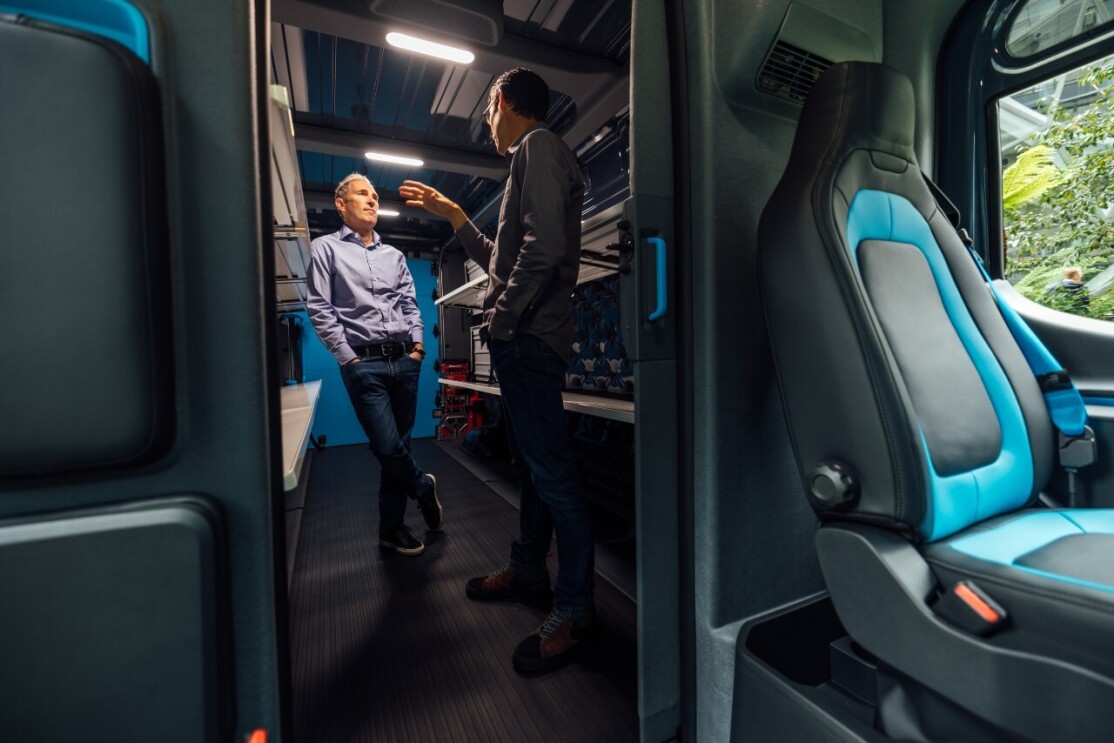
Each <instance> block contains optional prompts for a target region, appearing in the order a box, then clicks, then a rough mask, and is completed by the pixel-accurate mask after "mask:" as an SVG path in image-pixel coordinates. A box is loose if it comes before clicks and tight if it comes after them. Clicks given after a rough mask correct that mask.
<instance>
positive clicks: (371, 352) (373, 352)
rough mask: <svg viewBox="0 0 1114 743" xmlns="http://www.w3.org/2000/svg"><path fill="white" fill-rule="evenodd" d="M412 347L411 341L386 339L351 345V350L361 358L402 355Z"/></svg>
mask: <svg viewBox="0 0 1114 743" xmlns="http://www.w3.org/2000/svg"><path fill="white" fill-rule="evenodd" d="M413 349H414V344H413V343H403V342H402V341H388V342H386V343H368V344H366V345H363V346H352V351H353V352H355V354H356V355H357V356H359V357H360V358H362V359H370V358H379V357H381V356H385V357H390V356H402V355H403V354H407V353H410V351H412V350H413Z"/></svg>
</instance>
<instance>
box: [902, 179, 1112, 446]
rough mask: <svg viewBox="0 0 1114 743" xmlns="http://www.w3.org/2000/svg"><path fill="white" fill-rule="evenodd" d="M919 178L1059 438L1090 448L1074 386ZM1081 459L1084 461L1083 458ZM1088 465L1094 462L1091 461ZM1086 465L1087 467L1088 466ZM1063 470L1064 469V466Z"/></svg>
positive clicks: (955, 216) (941, 198)
mask: <svg viewBox="0 0 1114 743" xmlns="http://www.w3.org/2000/svg"><path fill="white" fill-rule="evenodd" d="M921 177H922V178H924V182H925V184H926V185H927V186H928V190H929V191H930V192H931V193H932V196H933V198H934V199H935V200H936V205H937V206H939V207H940V211H942V212H943V213H944V216H946V217H947V218H948V221H949V222H951V224H952V227H954V228H955V231H956V234H958V235H959V239H960V240H962V241H963V244H964V245H965V246H966V247H967V252H968V253H969V254H970V255H971V259H972V260H974V262H975V265H976V266H977V267H978V269H979V273H981V274H982V277H983V281H985V282H986V285H987V287H988V288H989V289H990V294H991V296H993V297H994V302H995V303H996V304H997V305H998V311H999V312H1000V313H1001V314H1002V319H1003V320H1005V321H1006V327H1008V328H1009V329H1010V333H1011V334H1012V335H1013V339H1014V341H1015V342H1016V343H1017V345H1018V346H1019V347H1020V348H1021V353H1022V355H1024V356H1025V361H1027V362H1028V363H1029V369H1030V370H1031V371H1032V372H1033V376H1035V377H1036V378H1037V383H1038V384H1039V385H1040V388H1041V393H1042V394H1043V395H1044V404H1045V406H1046V407H1047V408H1048V415H1049V417H1050V418H1051V419H1052V423H1053V424H1054V425H1055V426H1056V428H1057V429H1058V430H1059V431H1060V434H1061V436H1062V437H1064V438H1066V439H1086V440H1089V441H1090V442H1091V446H1092V447H1093V445H1094V444H1093V441H1094V434H1093V433H1091V432H1090V429H1089V428H1087V406H1086V405H1085V404H1084V403H1083V396H1082V395H1080V394H1079V390H1078V389H1076V386H1075V383H1074V382H1072V381H1071V376H1069V375H1068V373H1067V371H1065V370H1064V368H1063V367H1062V366H1061V365H1060V363H1059V362H1058V361H1056V357H1054V356H1053V355H1052V352H1051V351H1049V350H1048V347H1047V346H1045V345H1044V343H1042V342H1041V340H1040V338H1038V337H1037V334H1036V333H1034V332H1033V329H1032V328H1030V327H1029V324H1028V323H1026V322H1025V321H1024V320H1023V319H1022V318H1021V316H1020V315H1018V314H1017V310H1015V309H1014V308H1013V306H1011V305H1010V303H1009V302H1007V301H1006V300H1005V299H1004V298H1003V297H1002V295H1001V294H999V293H998V289H997V288H995V286H994V282H993V281H992V280H991V278H990V274H989V273H988V272H987V270H986V266H985V265H983V262H982V258H981V257H980V256H979V254H978V253H977V252H975V248H974V244H973V243H972V241H971V237H970V235H968V234H967V230H965V229H963V228H961V227H960V226H959V222H960V213H959V209H958V208H956V206H955V204H953V203H952V202H951V200H950V199H949V198H948V197H947V195H946V194H945V193H944V192H943V191H942V190H941V189H940V187H939V186H937V185H936V184H935V183H933V182H932V179H931V178H929V177H928V175H926V174H925V172H924V171H923V170H922V171H921ZM1064 446H1065V442H1064V441H1061V443H1060V450H1061V457H1060V459H1061V463H1063V460H1064ZM1082 458H1084V459H1085V458H1086V457H1082ZM1091 461H1094V460H1093V458H1092V460H1091ZM1086 464H1090V462H1087V463H1086ZM1064 466H1065V467H1066V466H1068V465H1066V464H1065V465H1064ZM1076 466H1084V465H1076Z"/></svg>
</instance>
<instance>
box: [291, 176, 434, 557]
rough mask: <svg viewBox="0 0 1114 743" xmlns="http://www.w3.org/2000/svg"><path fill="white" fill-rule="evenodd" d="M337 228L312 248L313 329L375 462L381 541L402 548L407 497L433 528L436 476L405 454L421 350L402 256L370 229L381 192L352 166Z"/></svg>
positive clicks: (413, 546)
mask: <svg viewBox="0 0 1114 743" xmlns="http://www.w3.org/2000/svg"><path fill="white" fill-rule="evenodd" d="M336 207H337V211H338V212H340V217H341V220H342V221H343V222H344V226H343V227H341V228H340V230H338V231H337V232H334V233H333V234H331V235H325V236H323V237H319V238H317V239H316V240H314V241H313V243H312V244H311V246H310V253H311V261H310V271H309V281H308V285H309V298H308V299H307V301H306V305H307V307H308V309H309V318H310V321H311V322H312V323H313V327H314V329H315V330H316V331H317V335H318V336H319V337H320V338H321V341H322V342H323V343H324V344H325V346H326V348H328V349H329V351H330V352H331V353H332V354H333V356H335V357H336V360H337V363H338V364H340V376H341V379H343V380H344V386H345V389H347V390H348V397H349V399H351V400H352V406H353V408H355V411H356V417H357V418H358V419H359V421H360V425H362V426H363V428H364V432H365V433H366V434H367V438H368V441H369V442H370V444H371V451H372V452H373V453H374V454H375V457H376V459H378V460H379V465H380V478H379V544H380V546H381V547H383V548H384V549H389V550H394V551H395V552H398V553H399V554H403V555H420V554H421V553H422V551H423V550H425V545H424V544H422V542H420V541H419V540H418V539H416V538H415V537H414V535H413V534H412V533H411V532H410V529H409V528H407V526H406V524H405V522H404V521H403V517H404V516H405V514H406V499H407V497H410V498H414V499H416V500H417V502H418V509H419V510H420V511H421V512H422V517H423V518H424V519H425V523H426V526H427V527H428V528H429V529H431V530H433V529H440V528H441V525H442V523H443V522H444V510H443V509H442V507H441V501H440V499H439V498H438V497H437V481H436V479H435V478H434V477H433V475H430V474H428V473H425V472H422V470H421V468H419V467H418V465H417V463H415V462H414V458H413V457H412V456H410V431H411V429H412V428H413V427H414V415H415V410H416V407H417V398H418V376H419V374H420V372H421V369H422V359H424V358H425V350H424V349H423V348H422V334H423V330H424V328H423V325H422V318H421V314H420V313H419V312H418V301H417V298H416V296H415V294H414V280H413V278H412V277H411V276H410V269H409V268H408V267H407V265H406V257H405V256H404V255H403V254H402V253H401V252H399V251H398V250H395V249H394V248H392V247H391V246H389V245H384V244H383V241H382V240H381V239H380V238H379V234H378V233H377V232H376V231H375V225H376V223H377V222H378V219H379V195H378V194H377V193H376V192H375V187H374V186H372V185H371V181H369V180H368V179H367V178H366V177H365V176H363V175H360V174H358V173H353V174H351V175H349V176H347V177H346V178H345V179H344V180H343V181H341V182H340V185H338V186H337V189H336Z"/></svg>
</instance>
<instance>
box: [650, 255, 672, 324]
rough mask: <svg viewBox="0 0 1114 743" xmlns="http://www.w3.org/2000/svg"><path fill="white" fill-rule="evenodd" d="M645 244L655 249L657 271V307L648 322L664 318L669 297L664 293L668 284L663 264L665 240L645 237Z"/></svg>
mask: <svg viewBox="0 0 1114 743" xmlns="http://www.w3.org/2000/svg"><path fill="white" fill-rule="evenodd" d="M646 242H648V243H650V244H652V245H653V246H654V248H656V249H657V269H658V306H657V308H656V309H655V310H654V311H653V312H651V313H650V322H653V321H654V320H660V319H662V318H663V317H665V311H666V310H667V309H669V296H668V294H667V293H666V286H667V284H668V283H669V282H667V281H666V273H665V272H666V267H665V266H666V262H665V240H663V239H661V238H660V237H647V238H646Z"/></svg>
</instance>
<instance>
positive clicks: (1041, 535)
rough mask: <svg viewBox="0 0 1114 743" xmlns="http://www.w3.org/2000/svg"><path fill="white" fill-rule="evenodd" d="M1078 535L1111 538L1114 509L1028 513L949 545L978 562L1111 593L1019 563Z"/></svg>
mask: <svg viewBox="0 0 1114 743" xmlns="http://www.w3.org/2000/svg"><path fill="white" fill-rule="evenodd" d="M1078 534H1109V535H1114V510H1109V509H1072V510H1066V511H1048V512H1044V513H1030V514H1026V515H1024V516H1020V517H1018V518H1016V519H1013V520H1011V521H1008V522H1006V523H1004V524H1002V525H1001V526H998V527H996V528H994V529H991V530H988V531H979V532H977V533H975V534H971V535H970V536H966V537H962V538H960V539H957V540H955V541H954V542H952V543H951V547H952V548H953V549H956V550H959V551H960V552H962V553H964V554H965V555H970V556H971V557H974V558H976V559H979V560H985V561H986V562H991V563H995V564H998V565H1005V566H1008V567H1011V568H1014V569H1016V570H1022V571H1025V572H1027V573H1031V574H1033V575H1042V576H1044V577H1047V578H1052V579H1054V580H1059V581H1064V582H1066V583H1071V584H1074V585H1078V586H1084V587H1086V588H1094V589H1097V590H1100V591H1107V592H1111V593H1114V586H1111V585H1104V584H1100V583H1095V582H1092V581H1084V580H1079V579H1076V578H1072V577H1071V576H1067V575H1060V574H1054V573H1049V572H1047V571H1043V570H1036V569H1034V568H1031V567H1028V566H1026V565H1020V564H1018V562H1017V561H1018V560H1019V559H1020V558H1021V557H1023V556H1025V555H1027V554H1029V553H1031V552H1034V551H1036V550H1039V549H1041V548H1042V547H1045V546H1047V545H1049V544H1052V543H1053V542H1055V541H1056V540H1058V539H1062V538H1064V537H1068V536H1073V535H1078Z"/></svg>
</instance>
